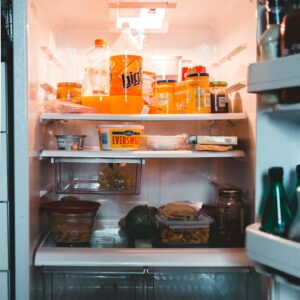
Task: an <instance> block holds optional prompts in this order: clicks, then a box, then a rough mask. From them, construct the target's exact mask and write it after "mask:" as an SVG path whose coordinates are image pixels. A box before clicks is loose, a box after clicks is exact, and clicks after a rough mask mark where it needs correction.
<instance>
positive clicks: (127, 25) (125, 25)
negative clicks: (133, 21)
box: [122, 22, 130, 29]
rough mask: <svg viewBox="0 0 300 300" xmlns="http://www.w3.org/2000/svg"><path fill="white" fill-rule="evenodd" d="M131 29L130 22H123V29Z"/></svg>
mask: <svg viewBox="0 0 300 300" xmlns="http://www.w3.org/2000/svg"><path fill="white" fill-rule="evenodd" d="M129 28H130V23H129V22H123V23H122V29H129Z"/></svg>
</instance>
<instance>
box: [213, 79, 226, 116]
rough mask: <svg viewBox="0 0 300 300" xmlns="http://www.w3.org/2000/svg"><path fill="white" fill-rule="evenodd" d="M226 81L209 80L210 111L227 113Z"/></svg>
mask: <svg viewBox="0 0 300 300" xmlns="http://www.w3.org/2000/svg"><path fill="white" fill-rule="evenodd" d="M226 88H227V82H226V81H211V82H210V100H211V112H212V113H228V95H227V91H226Z"/></svg>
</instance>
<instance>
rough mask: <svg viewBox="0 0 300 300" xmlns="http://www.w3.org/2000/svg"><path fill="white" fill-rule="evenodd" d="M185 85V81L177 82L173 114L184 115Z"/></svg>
mask: <svg viewBox="0 0 300 300" xmlns="http://www.w3.org/2000/svg"><path fill="white" fill-rule="evenodd" d="M186 93H187V89H186V83H185V81H182V82H177V83H176V85H175V89H174V113H175V114H185V113H186Z"/></svg>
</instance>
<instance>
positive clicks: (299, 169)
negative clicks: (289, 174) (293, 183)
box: [296, 165, 300, 177]
mask: <svg viewBox="0 0 300 300" xmlns="http://www.w3.org/2000/svg"><path fill="white" fill-rule="evenodd" d="M296 173H297V176H298V177H300V165H297V166H296Z"/></svg>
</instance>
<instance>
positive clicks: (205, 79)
mask: <svg viewBox="0 0 300 300" xmlns="http://www.w3.org/2000/svg"><path fill="white" fill-rule="evenodd" d="M186 83H187V111H188V113H191V114H197V113H204V114H205V113H210V112H211V103H210V91H209V74H208V73H193V74H189V75H187V79H186Z"/></svg>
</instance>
